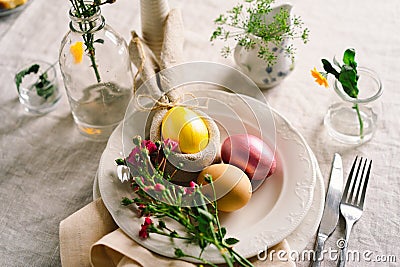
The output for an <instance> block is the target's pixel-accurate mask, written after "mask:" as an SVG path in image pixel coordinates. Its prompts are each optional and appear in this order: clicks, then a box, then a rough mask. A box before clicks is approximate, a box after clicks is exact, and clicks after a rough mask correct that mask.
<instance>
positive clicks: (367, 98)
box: [324, 67, 383, 145]
mask: <svg viewBox="0 0 400 267" xmlns="http://www.w3.org/2000/svg"><path fill="white" fill-rule="evenodd" d="M357 74H358V77H359V78H358V84H357V85H358V86H357V87H358V89H359V93H358V98H352V97H350V96H348V95H347V94H346V92H345V91H344V90H343V87H342V85H341V83H340V82H339V81H338V80H335V82H334V86H333V87H334V90H335V92H336V93H337V94H338V95H339V97H340V98H341V99H342V100H343V101H342V102H338V103H334V104H332V105H331V106H330V107H329V109H328V112H327V114H326V115H325V118H324V124H325V126H326V127H327V129H328V133H329V135H331V136H332V137H333V138H335V139H336V140H338V141H340V142H342V143H346V144H352V145H359V144H362V143H365V142H367V141H369V140H371V138H372V136H373V135H374V133H375V130H376V127H377V126H376V124H377V119H378V114H377V113H376V111H375V110H374V109H373V105H372V102H373V101H375V100H377V99H378V98H379V97H380V96H381V95H382V92H383V88H382V83H381V80H380V79H379V77H378V75H377V73H376V72H374V71H372V70H370V69H367V68H362V67H359V68H358V71H357Z"/></svg>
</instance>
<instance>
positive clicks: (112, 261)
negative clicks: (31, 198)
mask: <svg viewBox="0 0 400 267" xmlns="http://www.w3.org/2000/svg"><path fill="white" fill-rule="evenodd" d="M271 249H274V250H275V251H279V250H285V251H289V250H290V248H289V245H288V243H287V242H286V240H284V241H282V242H281V243H279V244H278V245H276V246H274V247H272V248H271ZM60 255H61V264H62V266H63V267H76V266H82V267H85V266H94V267H133V266H141V267H151V266H159V267H162V266H169V267H193V266H195V265H194V264H192V263H189V262H185V261H182V260H176V259H170V258H166V257H163V256H159V255H157V254H155V253H153V252H150V251H149V250H147V249H145V248H144V247H142V246H140V245H139V244H137V243H136V242H135V241H133V240H132V239H130V238H129V237H128V236H127V235H125V234H124V232H123V231H122V230H121V229H119V228H118V226H117V225H116V224H115V223H114V221H113V219H112V217H111V215H110V214H109V213H108V210H107V209H106V207H105V206H104V204H103V201H102V200H101V198H99V199H97V200H95V201H93V202H92V203H90V204H88V205H87V206H85V207H83V208H82V209H80V210H79V211H77V212H75V213H74V214H72V215H71V216H69V217H68V218H66V219H65V220H63V221H62V222H61V224H60ZM251 261H252V262H253V264H254V266H270V267H286V266H287V267H292V266H296V265H295V263H294V262H292V261H286V262H285V261H278V260H277V261H269V260H268V261H258V260H257V258H253V259H251Z"/></svg>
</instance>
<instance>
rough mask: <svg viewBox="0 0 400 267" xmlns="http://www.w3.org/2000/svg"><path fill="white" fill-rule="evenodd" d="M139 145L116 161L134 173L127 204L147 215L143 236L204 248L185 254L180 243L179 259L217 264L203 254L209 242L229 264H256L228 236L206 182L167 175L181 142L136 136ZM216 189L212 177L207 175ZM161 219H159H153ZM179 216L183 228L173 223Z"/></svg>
mask: <svg viewBox="0 0 400 267" xmlns="http://www.w3.org/2000/svg"><path fill="white" fill-rule="evenodd" d="M133 142H134V144H135V147H134V148H133V150H132V152H131V153H130V155H129V156H128V157H127V158H125V159H117V160H116V163H117V165H127V166H129V167H130V169H131V173H132V174H133V177H132V180H131V182H132V183H131V187H132V189H133V192H134V197H133V198H128V197H124V198H123V199H122V201H121V204H122V205H125V206H127V205H131V204H135V205H136V206H137V209H138V212H139V216H140V217H142V216H143V217H145V218H144V222H143V224H142V225H141V229H140V231H139V233H138V234H139V236H140V237H141V238H143V239H146V238H151V235H152V234H158V235H163V236H167V237H169V238H171V240H172V239H181V240H184V241H185V242H187V243H192V244H196V245H198V246H199V247H200V249H201V252H200V254H199V255H197V256H195V255H189V254H186V253H185V252H184V251H183V250H182V249H181V248H178V247H175V256H176V257H177V258H182V257H189V258H194V259H196V260H199V261H201V262H202V263H204V264H207V265H210V266H214V267H217V266H216V265H215V264H213V263H211V262H208V261H207V260H205V259H204V258H203V257H202V254H203V252H204V250H205V249H206V248H207V247H209V246H214V247H215V248H217V249H218V251H219V252H220V254H221V256H222V257H223V258H224V260H225V262H226V263H227V265H228V266H230V267H233V266H237V265H235V264H236V263H237V264H239V265H240V266H248V267H250V266H253V265H252V264H251V262H249V261H248V260H247V259H246V258H244V257H243V256H241V255H240V254H239V253H237V252H236V251H235V250H234V248H233V246H234V245H235V244H236V243H238V242H239V240H237V239H236V238H233V237H226V234H227V230H226V229H225V228H224V227H222V226H221V224H220V220H219V216H218V209H217V202H216V201H215V200H214V201H211V200H210V198H212V196H206V195H204V194H203V193H202V190H201V188H202V186H201V185H197V184H195V183H194V182H191V183H190V186H189V187H182V186H176V185H174V184H173V183H170V182H169V181H170V179H171V178H172V176H173V175H174V174H175V172H176V171H173V172H172V174H171V175H169V174H166V173H165V172H164V171H165V165H166V161H167V158H168V156H169V155H170V153H171V151H173V150H174V149H175V148H176V147H177V143H176V142H174V141H172V140H169V139H167V140H165V141H164V142H160V141H158V142H156V143H153V142H151V141H149V140H143V141H142V140H141V138H140V137H139V136H136V137H135V138H134V139H133ZM150 159H152V162H150ZM205 178H206V181H207V182H208V183H209V184H210V186H211V188H212V189H213V190H212V191H214V198H215V189H214V185H213V180H212V177H211V176H208V177H205ZM150 216H151V218H153V219H154V218H156V219H158V223H155V222H154V221H153V219H151V218H150ZM171 220H173V221H175V222H176V223H178V224H179V225H180V228H181V229H180V230H175V229H171V228H170V226H169V225H167V224H169V223H168V222H170V221H171ZM171 244H174V243H173V242H171Z"/></svg>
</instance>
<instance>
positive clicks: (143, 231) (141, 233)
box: [139, 224, 149, 239]
mask: <svg viewBox="0 0 400 267" xmlns="http://www.w3.org/2000/svg"><path fill="white" fill-rule="evenodd" d="M139 236H140V237H141V238H143V239H146V238H148V237H149V233H148V232H147V225H143V224H142V227H141V228H140V231H139Z"/></svg>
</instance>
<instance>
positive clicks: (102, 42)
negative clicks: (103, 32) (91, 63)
mask: <svg viewBox="0 0 400 267" xmlns="http://www.w3.org/2000/svg"><path fill="white" fill-rule="evenodd" d="M94 43H100V44H104V40H103V39H97V40H95V41H94Z"/></svg>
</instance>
